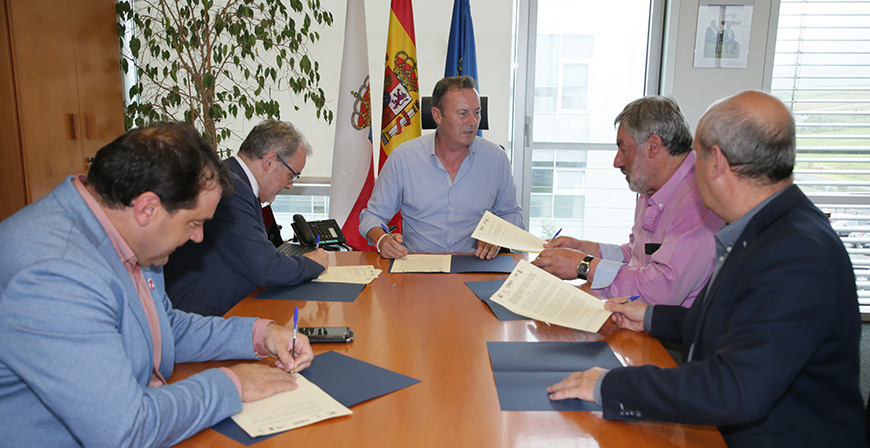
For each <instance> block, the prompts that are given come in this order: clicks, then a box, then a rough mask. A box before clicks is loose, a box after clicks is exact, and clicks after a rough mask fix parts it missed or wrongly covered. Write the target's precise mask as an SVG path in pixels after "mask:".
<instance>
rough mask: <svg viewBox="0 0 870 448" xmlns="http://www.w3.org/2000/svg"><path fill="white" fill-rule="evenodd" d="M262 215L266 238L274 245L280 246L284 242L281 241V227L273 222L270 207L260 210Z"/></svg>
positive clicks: (273, 218)
mask: <svg viewBox="0 0 870 448" xmlns="http://www.w3.org/2000/svg"><path fill="white" fill-rule="evenodd" d="M260 213H262V215H263V224H264V225H265V226H266V237H268V238H269V241H271V242H272V244H274V245H275V247H278V246H280V245H281V244H282V243H283V242H284V240H283V239H281V226H280V225H278V222H277V221H275V214H274V213H272V206H271V205H267V206H265V207H263V208H261V209H260Z"/></svg>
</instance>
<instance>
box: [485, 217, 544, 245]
mask: <svg viewBox="0 0 870 448" xmlns="http://www.w3.org/2000/svg"><path fill="white" fill-rule="evenodd" d="M471 237H472V238H474V239H476V240H479V241H483V242H485V243H489V244H495V245H496V246H501V247H507V248H508V249H513V250H520V251H523V252H535V253H537V252H541V251H543V250H544V244H546V243H547V242H546V241H544V240H542V239H540V238H538V237H536V236H535V235H532V234H531V233H529V232H526V231H525V230H523V229H521V228H519V227H517V226H515V225H513V224H511V223H509V222H507V221H505V220H504V219H501V218H499V217H498V216H496V215H494V214H492V213H491V212H489V211H486V212H484V214H483V217H482V218H480V222H479V223H477V228H476V229H474V233H472V234H471Z"/></svg>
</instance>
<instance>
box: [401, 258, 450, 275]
mask: <svg viewBox="0 0 870 448" xmlns="http://www.w3.org/2000/svg"><path fill="white" fill-rule="evenodd" d="M450 259H451V256H450V255H438V254H408V255H406V256H404V257H402V258H397V259H395V260H393V266H392V267H391V268H390V272H392V273H394V274H395V273H397V272H398V273H402V272H450Z"/></svg>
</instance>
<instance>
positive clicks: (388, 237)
mask: <svg viewBox="0 0 870 448" xmlns="http://www.w3.org/2000/svg"><path fill="white" fill-rule="evenodd" d="M381 228H382V229H384V232H385V233H384V234H382V235H381V236H379V237H378V240H377V242H376V245H377V248H378V252H380V254H381V257H384V258H391V259H392V258H402V257H404V256H406V255H408V249H406V248H405V246H402V235H401V234H392V233H390V229H389V228H387V226H386V225H385V224H381Z"/></svg>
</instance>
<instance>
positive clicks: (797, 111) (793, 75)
mask: <svg viewBox="0 0 870 448" xmlns="http://www.w3.org/2000/svg"><path fill="white" fill-rule="evenodd" d="M868 19H870V1H847V0H840V1H821V0H805V1H798V0H783V1H782V2H781V4H780V15H779V27H778V30H777V41H776V54H775V57H774V68H773V77H772V80H771V93H773V94H774V95H776V96H777V97H779V98H780V99H781V100H782V101H783V102H785V104H786V106H789V107H790V109H791V110H792V113H793V114H794V117H795V125H796V131H797V165H796V169H795V183H797V184H798V185H799V186H800V187H801V189H802V190H803V191H804V193H806V194H807V195H808V196H809V197H810V198H811V199H812V200H813V202H814V203H815V204H816V205H817V206H819V208H821V209H822V210H824V211H825V212H827V213H830V217H831V224H832V226H833V227H834V229H835V230H836V231H837V233H838V234H839V235H840V237H841V238H842V239H843V243H844V244H845V246H846V249H847V251H848V252H849V256H850V258H851V259H852V265H853V267H854V269H855V277H856V280H857V282H856V284H857V287H858V302H859V304H860V308H861V313H862V315H863V316H870V314H868V313H870V23H868Z"/></svg>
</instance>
